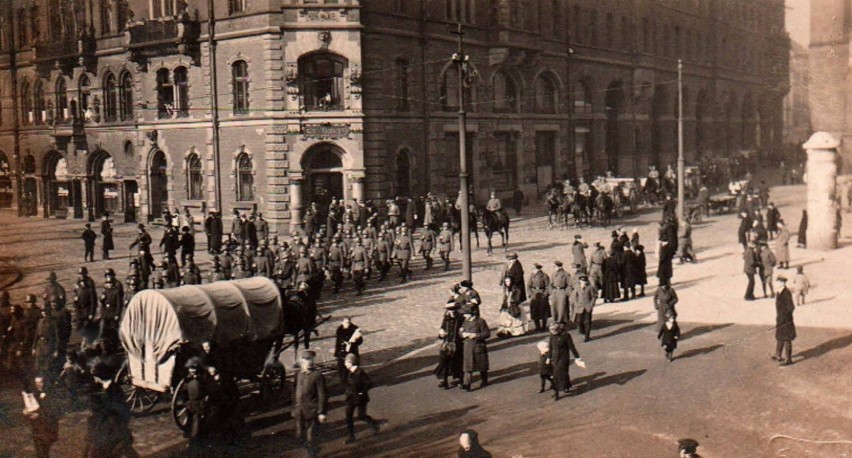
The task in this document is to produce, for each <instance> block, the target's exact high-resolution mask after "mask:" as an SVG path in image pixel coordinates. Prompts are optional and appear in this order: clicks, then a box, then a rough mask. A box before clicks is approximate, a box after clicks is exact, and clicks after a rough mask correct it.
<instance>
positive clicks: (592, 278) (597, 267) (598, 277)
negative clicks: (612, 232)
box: [589, 242, 606, 290]
mask: <svg viewBox="0 0 852 458" xmlns="http://www.w3.org/2000/svg"><path fill="white" fill-rule="evenodd" d="M594 247H595V251H593V252H592V255H591V260H590V261H591V262H590V263H589V283H590V284H591V285H592V288H594V289H596V290H600V289H601V288H602V287H603V278H604V277H603V265H604V260H605V259H606V250H605V249H604V247H603V245H601V242H595V243H594Z"/></svg>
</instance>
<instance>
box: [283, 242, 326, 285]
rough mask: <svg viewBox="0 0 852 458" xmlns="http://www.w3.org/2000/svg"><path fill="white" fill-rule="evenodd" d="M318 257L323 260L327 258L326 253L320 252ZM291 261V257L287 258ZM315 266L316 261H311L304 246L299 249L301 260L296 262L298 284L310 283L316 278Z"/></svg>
mask: <svg viewBox="0 0 852 458" xmlns="http://www.w3.org/2000/svg"><path fill="white" fill-rule="evenodd" d="M317 255H318V256H321V257H322V258H324V257H325V253H323V252H319V253H317ZM287 259H288V260H289V259H290V257H289V256H287ZM314 270H315V264H314V261H313V260H311V257H310V256H308V249H307V248H305V247H304V246H301V247H299V259H298V260H296V282H295V284H297V285H298V284H299V283H302V282H304V283H310V282H311V280H312V279H313V276H314Z"/></svg>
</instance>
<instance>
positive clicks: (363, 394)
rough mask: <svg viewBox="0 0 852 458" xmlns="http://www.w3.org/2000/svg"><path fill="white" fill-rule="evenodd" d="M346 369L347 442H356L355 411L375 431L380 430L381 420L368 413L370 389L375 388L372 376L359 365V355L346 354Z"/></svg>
mask: <svg viewBox="0 0 852 458" xmlns="http://www.w3.org/2000/svg"><path fill="white" fill-rule="evenodd" d="M344 364H345V366H346V371H347V372H348V373H349V376H348V377H347V378H346V392H345V395H344V396H345V398H346V431H347V432H348V436H347V438H346V443H347V444H351V443H353V442H355V412H356V411H357V412H358V419H359V420H361V421H363V422H365V423H367V424H368V425H370V427H371V428H373V431H375V432H376V433H378V432H379V422H377V421H376V420H374V419H373V417H371V416H369V415H367V404H368V403H369V402H370V393H369V392H370V389H371V388H373V382H372V380H370V376H369V375H367V373H366V372H364V369H361V367H359V365H358V364H359V363H358V356H356V355H353V354H351V353H350V354H348V355H346V359H345V361H344Z"/></svg>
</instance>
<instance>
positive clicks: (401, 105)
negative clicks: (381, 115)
mask: <svg viewBox="0 0 852 458" xmlns="http://www.w3.org/2000/svg"><path fill="white" fill-rule="evenodd" d="M410 71H411V66H410V64H409V62H408V61H407V60H405V59H397V60H396V62H395V63H394V92H395V98H396V111H408V110H409V109H410V107H409V105H408V75H409V73H410Z"/></svg>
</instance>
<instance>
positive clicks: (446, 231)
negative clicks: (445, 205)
mask: <svg viewBox="0 0 852 458" xmlns="http://www.w3.org/2000/svg"><path fill="white" fill-rule="evenodd" d="M452 251H453V231H452V230H451V229H450V223H444V224H443V225H442V226H441V233H440V234H439V235H438V254H439V255H440V256H441V260H442V261H444V270H445V271H446V270H450V253H452Z"/></svg>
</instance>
